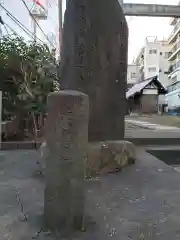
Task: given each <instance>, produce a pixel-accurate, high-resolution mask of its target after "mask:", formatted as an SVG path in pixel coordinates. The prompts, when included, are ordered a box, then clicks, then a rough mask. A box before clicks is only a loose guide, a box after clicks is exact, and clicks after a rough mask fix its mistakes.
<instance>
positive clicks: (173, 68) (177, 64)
mask: <svg viewBox="0 0 180 240" xmlns="http://www.w3.org/2000/svg"><path fill="white" fill-rule="evenodd" d="M179 67H180V60H179V61H178V62H177V63H175V64H173V65H171V66H170V67H169V73H172V72H174V71H175V70H176V69H177V68H179Z"/></svg>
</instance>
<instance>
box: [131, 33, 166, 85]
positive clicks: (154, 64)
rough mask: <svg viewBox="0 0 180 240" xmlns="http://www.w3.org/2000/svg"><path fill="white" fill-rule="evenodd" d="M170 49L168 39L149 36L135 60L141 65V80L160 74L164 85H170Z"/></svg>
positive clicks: (159, 77) (159, 76) (160, 79)
mask: <svg viewBox="0 0 180 240" xmlns="http://www.w3.org/2000/svg"><path fill="white" fill-rule="evenodd" d="M169 49H170V46H169V44H168V41H167V40H161V41H160V40H158V39H157V37H147V38H146V39H145V44H144V46H143V48H142V49H141V51H140V53H139V55H138V56H137V58H136V60H135V64H136V65H139V67H140V70H139V71H140V80H145V79H148V78H150V77H153V76H156V75H157V76H158V79H159V81H160V82H161V84H162V85H163V86H164V87H167V86H168V85H169V80H168V70H169V61H168V57H169Z"/></svg>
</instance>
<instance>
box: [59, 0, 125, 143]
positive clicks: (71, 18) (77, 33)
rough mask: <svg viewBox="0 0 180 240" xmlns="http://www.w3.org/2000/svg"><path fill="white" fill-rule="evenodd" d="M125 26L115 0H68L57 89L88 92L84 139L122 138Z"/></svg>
mask: <svg viewBox="0 0 180 240" xmlns="http://www.w3.org/2000/svg"><path fill="white" fill-rule="evenodd" d="M127 57H128V26H127V22H126V18H125V16H124V12H123V9H122V7H121V6H120V4H119V2H118V0H96V1H95V0H91V1H90V0H88V1H87V0H86V1H85V0H83V1H79V0H77V1H69V4H68V7H67V10H66V13H65V17H64V28H63V46H62V58H61V64H60V70H59V71H60V79H61V83H60V85H61V89H63V90H65V89H71V90H78V91H81V92H84V93H86V94H87V95H88V96H89V102H90V111H89V112H90V114H89V116H90V117H89V141H92V142H98V141H105V140H120V139H124V128H125V126H124V116H125V110H126V96H125V92H126V82H127V81H126V80H127V60H128V58H127Z"/></svg>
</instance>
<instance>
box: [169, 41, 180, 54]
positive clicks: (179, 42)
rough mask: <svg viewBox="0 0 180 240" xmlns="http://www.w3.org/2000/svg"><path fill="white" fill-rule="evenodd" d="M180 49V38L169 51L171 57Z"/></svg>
mask: <svg viewBox="0 0 180 240" xmlns="http://www.w3.org/2000/svg"><path fill="white" fill-rule="evenodd" d="M178 49H180V40H179V41H178V42H177V43H176V45H175V46H174V47H172V49H171V50H170V52H169V54H170V55H169V57H171V56H172V55H173V54H174V53H175V52H176V51H177V50H178Z"/></svg>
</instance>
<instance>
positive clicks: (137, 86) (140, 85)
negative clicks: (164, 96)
mask: <svg viewBox="0 0 180 240" xmlns="http://www.w3.org/2000/svg"><path fill="white" fill-rule="evenodd" d="M153 81H154V83H155V85H156V86H157V88H158V89H159V90H161V91H163V92H164V93H166V89H165V88H164V87H163V85H162V84H161V83H160V82H159V81H158V79H157V76H154V77H151V78H148V79H147V80H144V81H141V82H138V83H136V84H135V85H134V86H132V88H130V89H129V90H128V91H127V92H126V98H127V99H128V98H130V97H132V96H134V95H135V94H136V93H140V92H141V91H142V90H143V89H144V88H145V87H146V86H147V85H149V84H150V83H151V82H153Z"/></svg>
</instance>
